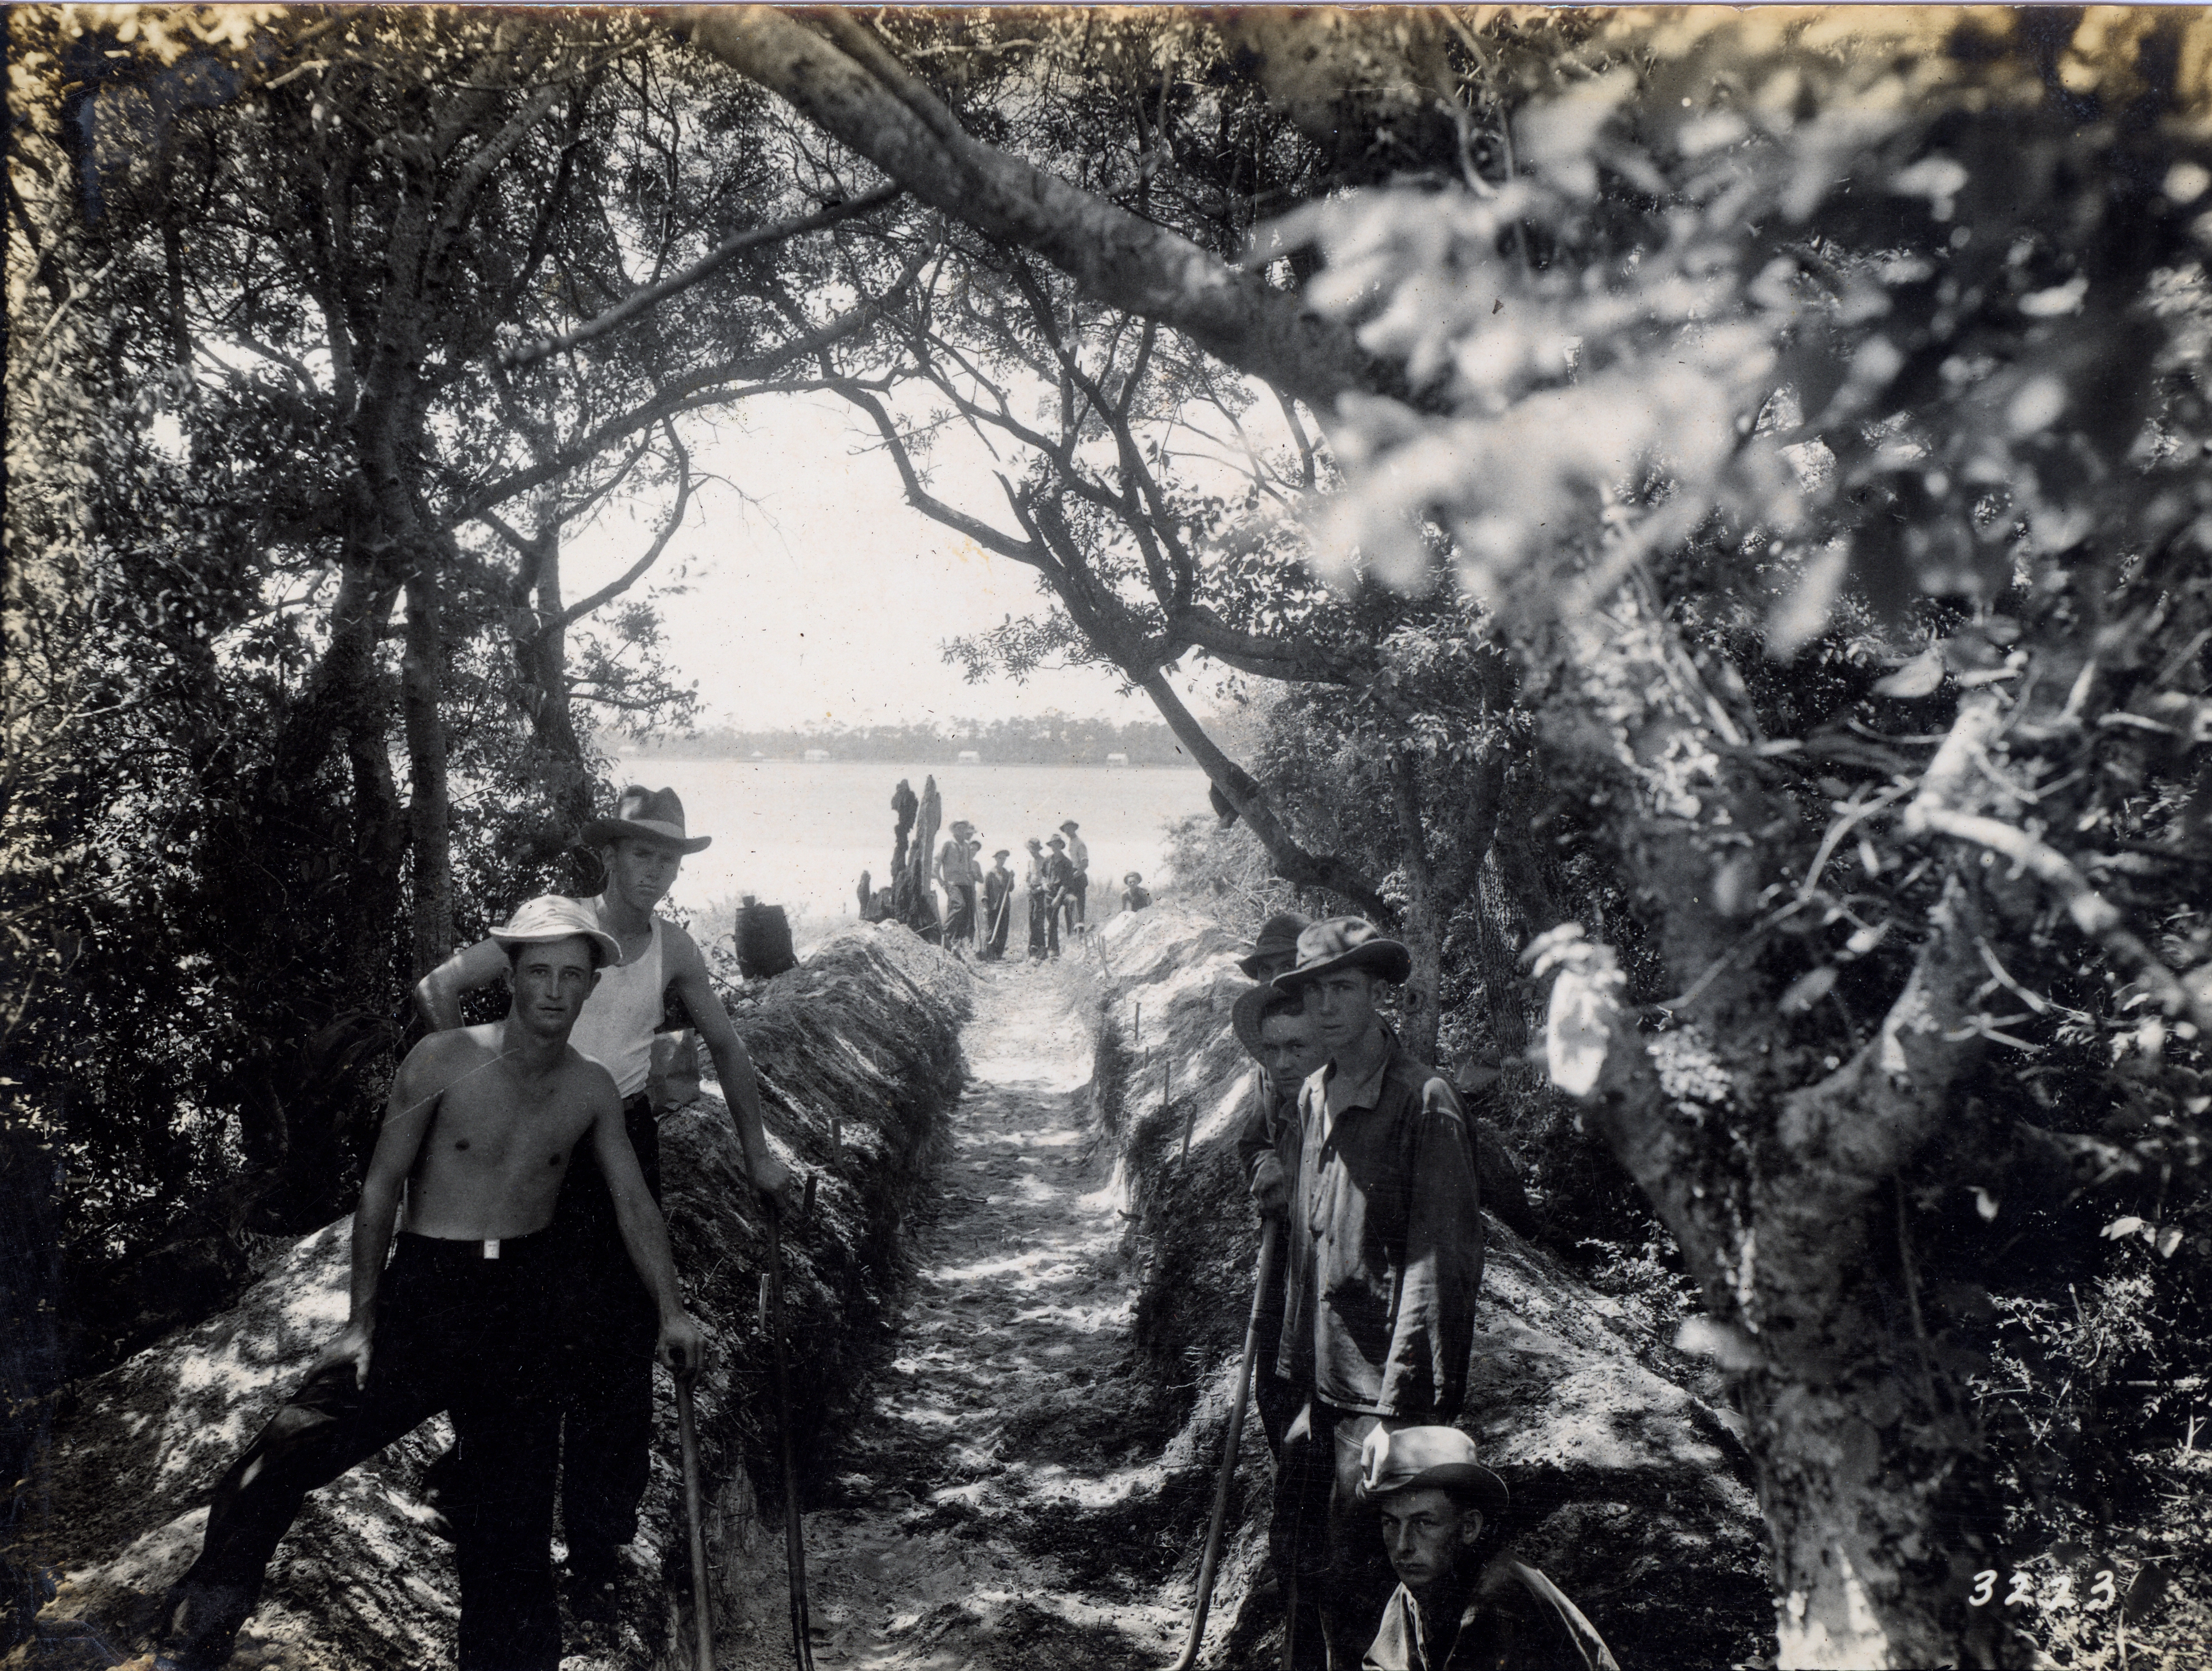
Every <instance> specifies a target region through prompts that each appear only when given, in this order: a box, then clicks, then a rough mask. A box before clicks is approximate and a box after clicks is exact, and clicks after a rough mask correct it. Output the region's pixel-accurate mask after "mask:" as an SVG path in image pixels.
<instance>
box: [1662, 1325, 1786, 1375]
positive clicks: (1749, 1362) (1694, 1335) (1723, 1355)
mask: <svg viewBox="0 0 2212 1671" xmlns="http://www.w3.org/2000/svg"><path fill="white" fill-rule="evenodd" d="M1674 1350H1675V1351H1677V1352H1684V1353H1686V1354H1687V1355H1688V1356H1690V1357H1692V1358H1711V1359H1712V1361H1713V1362H1715V1363H1716V1364H1719V1365H1720V1366H1721V1367H1722V1368H1723V1369H1724V1370H1755V1369H1757V1368H1759V1366H1760V1365H1761V1364H1764V1363H1765V1361H1766V1360H1765V1356H1764V1355H1763V1354H1762V1353H1761V1352H1759V1343H1758V1342H1757V1341H1756V1340H1753V1339H1752V1338H1751V1337H1750V1336H1749V1335H1747V1334H1745V1333H1744V1332H1743V1331H1742V1330H1741V1329H1740V1328H1729V1326H1728V1325H1727V1324H1726V1323H1721V1322H1714V1321H1713V1320H1712V1319H1711V1317H1686V1318H1684V1319H1683V1320H1682V1326H1681V1328H1679V1329H1677V1330H1675V1331H1674Z"/></svg>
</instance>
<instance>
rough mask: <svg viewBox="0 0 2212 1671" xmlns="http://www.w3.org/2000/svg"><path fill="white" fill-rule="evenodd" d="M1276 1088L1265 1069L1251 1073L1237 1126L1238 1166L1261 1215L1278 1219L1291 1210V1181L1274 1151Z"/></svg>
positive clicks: (1254, 1070) (1256, 1068) (1257, 1069)
mask: <svg viewBox="0 0 2212 1671" xmlns="http://www.w3.org/2000/svg"><path fill="white" fill-rule="evenodd" d="M1274 1115H1275V1088H1274V1086H1273V1084H1272V1083H1270V1081H1269V1080H1268V1078H1267V1070H1266V1069H1265V1068H1261V1067H1255V1068H1254V1069H1253V1070H1252V1072H1251V1076H1250V1083H1249V1089H1248V1090H1247V1091H1246V1092H1245V1094H1244V1118H1243V1121H1240V1122H1239V1123H1238V1125H1237V1165H1238V1166H1239V1167H1240V1168H1242V1169H1243V1173H1244V1182H1245V1186H1246V1187H1247V1188H1249V1190H1250V1191H1251V1192H1252V1200H1253V1201H1254V1202H1255V1204H1256V1205H1257V1206H1258V1207H1259V1209H1260V1212H1261V1215H1262V1216H1264V1217H1268V1218H1281V1217H1282V1216H1283V1215H1284V1214H1285V1213H1286V1212H1289V1211H1290V1210H1291V1181H1290V1178H1289V1176H1287V1175H1286V1174H1285V1172H1284V1170H1283V1162H1282V1157H1281V1156H1280V1155H1279V1154H1277V1153H1276V1151H1275V1118H1274Z"/></svg>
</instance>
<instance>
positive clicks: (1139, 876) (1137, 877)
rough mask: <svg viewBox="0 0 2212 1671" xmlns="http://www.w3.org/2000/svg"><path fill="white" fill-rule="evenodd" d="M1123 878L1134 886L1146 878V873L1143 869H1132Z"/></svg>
mask: <svg viewBox="0 0 2212 1671" xmlns="http://www.w3.org/2000/svg"><path fill="white" fill-rule="evenodd" d="M1121 879H1122V880H1123V881H1124V882H1126V883H1127V884H1129V885H1130V886H1131V887H1135V886H1136V885H1137V884H1139V882H1142V881H1143V880H1144V879H1145V873H1144V872H1142V871H1131V872H1128V873H1127V875H1125V876H1124V877H1122V878H1121Z"/></svg>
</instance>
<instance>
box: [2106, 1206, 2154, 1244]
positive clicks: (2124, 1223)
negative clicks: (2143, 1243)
mask: <svg viewBox="0 0 2212 1671" xmlns="http://www.w3.org/2000/svg"><path fill="white" fill-rule="evenodd" d="M2142 1228H2143V1221H2142V1219H2140V1218H2136V1216H2135V1215H2134V1214H2133V1213H2130V1214H2129V1215H2128V1216H2127V1217H2126V1218H2115V1219H2113V1220H2112V1223H2111V1224H2107V1225H2106V1226H2105V1228H2104V1229H2103V1230H2100V1231H2099V1232H2098V1234H2100V1236H2102V1237H2104V1238H2105V1240H2106V1241H2107V1242H2117V1241H2118V1240H2119V1239H2120V1238H2121V1237H2124V1236H2133V1235H2135V1234H2136V1232H2137V1231H2138V1230H2142Z"/></svg>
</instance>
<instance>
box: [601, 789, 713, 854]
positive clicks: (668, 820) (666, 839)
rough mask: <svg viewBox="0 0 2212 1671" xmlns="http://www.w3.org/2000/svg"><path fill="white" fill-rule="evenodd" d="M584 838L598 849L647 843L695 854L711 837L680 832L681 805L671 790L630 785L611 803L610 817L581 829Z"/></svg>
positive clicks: (682, 828)
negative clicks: (602, 846)
mask: <svg viewBox="0 0 2212 1671" xmlns="http://www.w3.org/2000/svg"><path fill="white" fill-rule="evenodd" d="M584 839H585V840H586V842H590V843H591V844H592V846H594V847H599V846H601V845H603V844H605V843H606V842H652V843H653V845H654V846H656V847H664V848H673V849H674V850H675V851H677V852H678V853H696V852H698V851H699V850H700V849H701V848H703V847H705V846H706V845H707V844H708V842H712V841H713V840H714V837H713V836H686V835H685V834H684V803H683V802H682V801H680V800H678V799H677V798H676V792H675V791H674V790H673V789H648V788H647V787H645V786H644V785H643V784H641V783H633V784H631V785H630V786H629V787H628V788H627V789H624V790H623V792H622V794H621V796H620V798H619V799H617V800H616V802H615V811H614V816H613V817H611V818H594V819H592V821H591V823H587V824H586V825H585V826H584Z"/></svg>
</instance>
